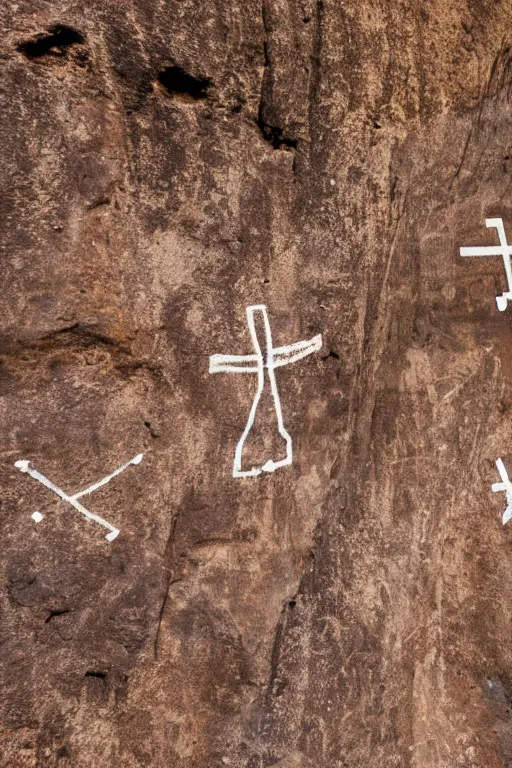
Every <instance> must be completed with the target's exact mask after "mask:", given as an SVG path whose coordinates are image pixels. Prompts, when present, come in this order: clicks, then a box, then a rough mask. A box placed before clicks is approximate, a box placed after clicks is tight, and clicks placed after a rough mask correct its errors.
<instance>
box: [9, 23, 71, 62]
mask: <svg viewBox="0 0 512 768" xmlns="http://www.w3.org/2000/svg"><path fill="white" fill-rule="evenodd" d="M83 42H84V36H83V35H82V34H81V33H80V32H78V31H77V30H76V29H73V28H72V27H68V26H65V25H64V24H55V25H54V26H53V27H50V29H49V30H48V32H47V33H46V34H40V35H36V37H34V38H32V40H26V41H25V42H23V43H20V44H19V45H18V48H17V50H18V52H19V53H22V54H23V55H24V56H26V57H27V58H28V59H40V58H41V57H42V56H64V55H65V53H66V50H67V49H68V48H70V47H71V46H72V45H79V44H81V43H83Z"/></svg>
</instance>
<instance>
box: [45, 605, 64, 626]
mask: <svg viewBox="0 0 512 768" xmlns="http://www.w3.org/2000/svg"><path fill="white" fill-rule="evenodd" d="M66 613H70V611H69V610H67V609H63V610H61V611H52V612H51V613H50V615H49V616H48V618H47V619H45V621H44V623H45V624H48V622H49V621H51V620H52V619H54V618H55V617H56V616H65V615H66Z"/></svg>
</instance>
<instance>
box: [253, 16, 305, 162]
mask: <svg viewBox="0 0 512 768" xmlns="http://www.w3.org/2000/svg"><path fill="white" fill-rule="evenodd" d="M261 14H262V20H263V31H264V39H263V79H262V81H261V95H260V104H259V107H258V118H257V120H256V124H257V126H258V128H259V129H260V131H261V135H262V136H263V138H264V139H265V141H268V143H269V144H271V145H272V146H273V148H274V149H297V140H296V139H293V138H292V137H291V136H285V134H284V129H283V128H282V127H281V126H278V125H271V124H270V123H269V122H267V120H266V119H265V114H267V119H268V114H269V111H268V108H269V106H270V105H269V104H268V103H267V102H269V101H271V94H272V79H271V67H272V60H271V56H270V49H269V42H268V35H269V21H268V17H267V14H268V11H267V8H266V5H265V2H263V4H262V8H261Z"/></svg>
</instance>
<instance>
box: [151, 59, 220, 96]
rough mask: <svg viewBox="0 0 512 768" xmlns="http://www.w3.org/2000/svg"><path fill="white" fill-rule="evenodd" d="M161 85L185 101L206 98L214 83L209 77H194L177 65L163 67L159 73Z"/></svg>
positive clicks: (169, 92)
mask: <svg viewBox="0 0 512 768" xmlns="http://www.w3.org/2000/svg"><path fill="white" fill-rule="evenodd" d="M157 80H158V83H159V85H160V86H161V87H162V88H163V89H164V90H165V91H166V92H167V93H168V94H169V96H173V97H174V98H179V99H183V100H185V101H200V100H202V99H206V97H207V96H208V90H209V88H210V86H211V84H212V82H211V80H209V79H208V78H201V77H193V76H192V75H189V74H188V73H187V72H185V70H184V69H182V68H181V67H177V66H170V67H166V68H165V69H163V70H162V71H161V72H160V74H159V75H158V78H157Z"/></svg>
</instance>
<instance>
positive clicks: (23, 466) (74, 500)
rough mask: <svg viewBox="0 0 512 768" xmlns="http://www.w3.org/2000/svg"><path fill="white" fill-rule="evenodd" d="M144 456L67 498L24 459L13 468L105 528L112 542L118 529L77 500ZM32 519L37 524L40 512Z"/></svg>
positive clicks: (141, 455) (138, 456) (40, 516)
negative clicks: (37, 481)
mask: <svg viewBox="0 0 512 768" xmlns="http://www.w3.org/2000/svg"><path fill="white" fill-rule="evenodd" d="M143 455H144V454H142V453H139V454H138V455H137V456H135V457H134V458H133V459H131V460H130V461H128V462H126V464H123V465H122V466H121V467H119V468H118V469H116V470H115V471H114V472H112V474H111V475H107V477H104V478H103V479H102V480H98V482H97V483H93V485H90V486H89V487H88V488H86V489H85V490H83V491H80V492H79V493H75V494H74V495H73V496H68V494H67V493H65V492H64V491H63V490H61V489H60V488H58V487H57V486H56V485H54V484H53V483H52V481H51V480H48V478H47V477H45V476H44V475H42V474H41V473H40V472H38V471H37V469H32V468H31V467H30V462H28V461H27V460H26V459H23V460H22V461H17V462H16V463H15V465H14V466H15V467H17V468H18V469H19V470H20V472H26V473H27V474H28V475H30V477H33V478H34V480H39V482H40V483H42V484H43V485H44V486H46V488H49V489H50V490H51V491H53V492H54V493H56V494H57V496H60V498H61V499H63V500H64V501H67V502H68V504H71V506H72V507H74V508H75V509H76V510H78V512H80V513H81V514H82V515H84V516H85V517H88V518H89V520H94V521H95V522H96V523H99V524H100V525H102V526H103V527H104V528H107V529H108V530H109V531H110V533H108V534H107V536H106V537H105V538H106V539H107V541H114V539H115V538H116V536H118V534H119V529H118V528H115V527H114V526H113V525H110V523H107V521H106V520H104V519H103V518H102V517H99V515H95V514H94V513H93V512H89V510H88V509H86V508H85V507H84V506H83V505H82V504H80V502H79V501H78V499H80V498H81V497H82V496H85V495H86V494H88V493H92V492H93V491H96V490H97V489H98V488H101V487H102V486H103V485H106V484H107V483H109V482H110V481H111V480H112V479H113V478H114V477H117V475H120V474H121V472H124V470H125V469H127V468H128V467H129V466H131V465H132V464H133V465H135V464H140V462H141V461H142V457H143ZM32 519H33V520H34V521H35V522H36V523H39V522H40V521H41V520H42V519H43V516H42V514H41V513H40V512H34V513H33V514H32Z"/></svg>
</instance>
